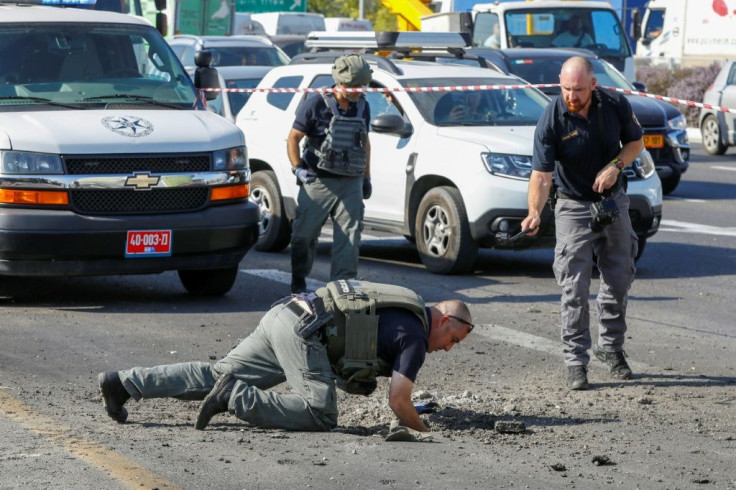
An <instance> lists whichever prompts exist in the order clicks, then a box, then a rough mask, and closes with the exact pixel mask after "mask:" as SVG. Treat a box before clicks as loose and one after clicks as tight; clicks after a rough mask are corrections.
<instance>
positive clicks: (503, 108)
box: [402, 78, 548, 126]
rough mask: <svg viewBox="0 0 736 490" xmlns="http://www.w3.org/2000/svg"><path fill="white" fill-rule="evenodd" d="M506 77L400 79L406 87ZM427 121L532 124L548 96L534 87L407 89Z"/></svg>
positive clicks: (493, 82)
mask: <svg viewBox="0 0 736 490" xmlns="http://www.w3.org/2000/svg"><path fill="white" fill-rule="evenodd" d="M509 82H510V80H508V79H495V78H424V79H412V80H403V81H402V84H403V85H404V86H405V87H407V88H409V87H457V86H469V85H504V84H509ZM409 97H411V98H412V100H413V101H414V103H415V104H416V106H417V109H419V112H420V113H421V114H422V116H423V117H424V119H426V120H427V122H429V123H431V124H434V125H437V126H533V125H535V124H537V120H539V118H540V116H541V115H542V112H543V111H544V108H545V107H546V106H547V103H548V99H547V97H545V96H544V95H542V94H541V93H540V92H538V91H536V90H533V89H498V90H473V91H447V92H409Z"/></svg>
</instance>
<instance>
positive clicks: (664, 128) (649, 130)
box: [468, 48, 690, 194]
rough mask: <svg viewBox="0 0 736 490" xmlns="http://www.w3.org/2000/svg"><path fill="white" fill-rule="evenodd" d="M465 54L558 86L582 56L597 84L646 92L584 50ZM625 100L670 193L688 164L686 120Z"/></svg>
mask: <svg viewBox="0 0 736 490" xmlns="http://www.w3.org/2000/svg"><path fill="white" fill-rule="evenodd" d="M468 52H469V53H473V54H476V55H479V56H482V57H483V58H486V59H487V60H488V61H490V62H492V63H493V64H494V65H496V66H497V67H498V68H499V69H500V70H501V71H503V72H505V73H511V74H514V75H516V76H518V77H521V78H523V79H524V80H526V81H527V82H529V83H534V84H544V83H560V80H559V74H560V68H561V67H562V64H563V63H564V62H565V60H567V59H568V58H570V57H572V56H583V57H585V58H587V59H589V60H590V62H591V63H592V64H593V71H594V73H595V77H596V79H597V85H600V86H605V87H615V88H620V89H625V90H639V91H642V92H643V91H645V90H646V87H644V86H643V85H641V84H638V83H636V84H635V85H632V84H631V83H629V82H628V81H627V80H626V79H625V78H624V76H623V75H622V74H621V73H620V72H619V71H618V70H616V68H614V67H613V66H612V65H610V64H609V63H608V62H606V61H603V60H601V59H599V58H598V57H596V55H595V54H594V53H592V52H590V51H587V50H584V49H527V48H514V49H484V48H473V49H469V50H468ZM637 87H638V88H637ZM541 90H542V92H544V93H546V94H547V95H550V96H553V95H559V93H560V89H559V88H558V87H553V88H544V89H541ZM627 98H628V100H629V103H630V104H631V107H632V109H633V110H634V114H636V118H637V119H638V120H639V123H640V124H641V126H642V128H643V129H644V145H645V146H646V147H647V150H649V153H650V154H651V155H652V159H653V160H654V165H655V167H656V169H657V174H658V175H659V178H660V180H661V181H662V192H663V193H665V194H670V193H671V192H672V191H674V190H675V188H676V187H677V185H678V184H679V183H680V177H681V176H682V174H683V173H685V172H686V171H687V168H688V165H689V162H688V160H689V159H690V143H689V141H688V138H687V128H686V121H685V117H684V116H683V115H682V114H681V113H680V111H678V110H677V108H675V107H674V106H673V105H671V104H668V103H667V102H663V101H660V100H654V99H649V98H646V97H641V96H638V95H628V96H627Z"/></svg>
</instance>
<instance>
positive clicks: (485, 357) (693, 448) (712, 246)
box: [0, 145, 736, 489]
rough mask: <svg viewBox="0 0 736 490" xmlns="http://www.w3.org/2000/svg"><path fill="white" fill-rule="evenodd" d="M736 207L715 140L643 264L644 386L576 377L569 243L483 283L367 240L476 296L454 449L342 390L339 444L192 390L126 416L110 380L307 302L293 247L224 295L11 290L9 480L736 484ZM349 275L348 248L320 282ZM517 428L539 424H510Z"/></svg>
mask: <svg viewBox="0 0 736 490" xmlns="http://www.w3.org/2000/svg"><path fill="white" fill-rule="evenodd" d="M735 200H736V159H735V158H734V155H733V151H729V152H728V153H727V155H725V156H723V157H718V158H714V157H706V156H705V154H704V153H703V151H702V149H701V148H700V147H699V146H698V145H696V147H695V151H694V152H693V155H692V163H691V168H690V171H689V172H688V173H687V174H686V175H685V176H684V178H683V180H682V183H681V184H680V186H679V187H678V189H677V190H676V191H675V192H674V194H673V195H672V196H669V197H667V198H666V199H665V204H664V217H663V222H662V227H661V229H660V232H659V233H658V234H657V235H655V236H654V237H653V238H651V239H650V241H649V243H648V244H647V249H646V252H645V253H644V255H643V257H642V258H641V260H640V261H639V263H638V270H637V279H636V282H635V283H634V285H633V287H632V291H631V295H630V305H629V335H628V338H627V345H626V350H627V353H628V354H629V356H630V360H631V363H632V367H634V369H635V371H636V372H637V373H638V376H637V379H636V380H634V381H633V382H627V383H620V382H614V381H612V380H611V379H610V378H609V377H608V375H607V372H606V370H605V368H604V367H603V366H602V365H601V364H600V363H598V364H591V373H590V378H591V382H592V383H593V388H594V389H592V390H590V391H589V392H568V391H567V390H565V389H564V388H563V387H562V378H561V373H562V363H561V355H560V346H559V340H558V339H559V332H558V300H559V289H558V287H557V286H556V284H555V283H554V279H553V276H552V272H551V262H552V251H533V252H495V251H483V252H481V254H480V257H479V260H478V263H477V267H476V271H475V272H474V273H473V274H472V275H467V276H449V277H448V276H436V275H432V274H429V273H427V272H426V271H425V270H424V268H423V267H422V266H421V263H420V262H419V259H418V256H417V254H416V252H415V250H414V248H413V246H412V245H411V244H409V243H408V242H407V241H405V240H404V239H403V238H397V237H389V236H372V235H369V236H367V237H365V238H364V244H363V247H362V251H361V263H360V273H361V275H362V276H363V277H364V278H365V279H368V280H372V281H380V282H395V283H399V284H403V285H407V286H410V287H412V288H414V289H416V290H417V291H418V292H419V293H420V294H422V296H423V297H424V298H425V299H426V300H427V301H428V302H430V303H431V302H434V301H438V300H441V299H443V298H446V297H458V298H461V299H464V300H465V301H467V302H468V303H469V304H470V305H471V309H472V312H473V316H474V320H475V322H476V323H478V324H479V326H478V328H477V329H476V330H475V331H474V332H473V334H472V335H471V337H469V338H468V340H467V341H466V342H464V343H462V344H460V345H459V346H458V347H456V348H455V349H453V350H452V351H451V352H449V353H440V354H437V355H432V356H430V358H428V361H427V365H426V366H425V368H424V369H423V370H422V373H420V377H419V378H418V380H417V387H416V388H417V390H421V391H423V392H425V394H426V396H429V397H430V398H431V399H434V400H436V401H438V402H439V403H440V405H441V406H442V407H443V409H442V410H441V411H440V412H438V414H435V415H433V416H430V417H429V418H428V420H429V422H430V423H431V425H432V428H433V430H435V431H436V438H435V442H434V443H420V444H408V443H385V442H383V440H382V437H381V430H382V429H385V427H386V426H387V425H388V422H389V421H390V418H391V414H390V411H389V410H388V408H387V406H386V400H385V392H381V393H378V392H377V393H376V394H374V395H373V396H371V397H369V398H365V399H363V398H357V397H341V400H340V401H341V422H340V428H339V429H338V430H337V431H336V432H335V433H332V434H313V433H287V432H281V431H266V430H259V429H254V428H251V427H247V426H245V425H243V424H240V423H238V422H237V420H235V419H234V418H233V417H227V416H224V415H223V416H218V419H216V420H215V421H213V425H212V426H211V428H210V429H211V430H207V431H204V432H199V431H194V430H193V428H192V425H193V422H194V418H196V413H197V409H198V403H196V402H181V401H176V400H146V401H143V402H141V403H130V406H129V411H130V413H131V415H130V423H128V424H125V425H118V424H115V423H114V422H112V421H111V420H110V419H109V418H107V416H106V415H105V413H104V411H103V409H102V405H101V402H100V398H99V394H98V390H97V387H96V381H95V379H96V374H97V373H98V372H100V371H103V370H108V369H122V368H127V367H132V366H134V365H143V366H148V365H156V364H166V363H175V362H183V361H188V360H215V359H218V358H220V357H221V356H222V355H224V354H225V352H226V351H227V350H228V349H229V348H230V347H231V346H233V345H234V344H235V343H236V342H237V339H238V338H242V337H244V336H246V335H247V334H248V333H249V332H250V331H252V330H253V328H254V327H255V325H256V324H257V322H258V320H259V319H260V317H261V316H262V314H263V313H264V312H265V311H266V310H267V308H268V307H269V305H270V304H271V303H273V302H274V301H275V300H276V299H278V298H279V297H281V296H284V295H286V294H287V293H288V279H289V251H288V249H287V250H285V251H284V252H282V253H278V254H262V253H258V252H255V251H253V252H251V253H249V254H248V255H247V256H246V258H245V259H244V261H243V262H242V264H241V274H240V275H239V277H238V280H237V283H236V286H235V287H234V289H233V290H232V291H231V292H230V294H228V295H227V296H225V297H223V298H217V299H195V298H191V297H189V296H187V295H186V294H185V292H184V290H183V288H182V287H181V286H180V284H179V282H178V278H177V277H176V274H173V273H167V274H162V275H158V276H130V277H126V276H116V277H101V278H55V279H17V278H3V279H0V433H1V434H3V436H2V438H0V488H3V489H4V488H48V487H52V486H53V487H58V488H92V487H95V488H98V487H101V488H130V487H137V488H167V487H182V488H204V487H211V488H287V487H295V488H307V487H318V488H387V487H391V488H453V489H456V488H600V487H603V486H613V487H619V488H701V487H706V488H736V469H734V467H733V461H734V456H735V455H736V372H735V371H736V366H735V363H734V349H736V326H734V321H733V316H734V311H735V309H734V302H735V301H736V293H734V286H733V285H734V284H735V283H736V281H735V280H736V225H734V218H733V210H734V201H735ZM328 275H329V239H326V240H325V241H324V243H323V244H322V245H320V247H319V255H318V258H317V261H316V264H315V268H314V271H313V273H312V276H311V278H310V279H311V280H310V282H309V285H310V286H311V287H316V286H318V285H320V284H322V283H323V281H324V280H325V279H327V277H328ZM595 283H596V281H594V285H593V287H592V288H591V291H592V292H595V290H596V287H595V286H596V284H595ZM592 298H593V295H591V299H592ZM591 309H592V311H593V316H594V315H595V314H594V310H595V308H594V307H593V308H591ZM498 420H515V421H523V422H524V423H525V424H526V427H527V430H526V432H525V433H524V434H518V435H506V434H498V433H497V432H494V431H493V422H494V421H498ZM597 456H606V457H607V458H609V463H608V464H604V465H597V464H594V463H592V461H593V458H595V457H597ZM600 461H601V459H598V462H600ZM553 466H555V468H553ZM563 468H564V469H563Z"/></svg>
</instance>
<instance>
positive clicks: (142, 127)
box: [102, 116, 153, 138]
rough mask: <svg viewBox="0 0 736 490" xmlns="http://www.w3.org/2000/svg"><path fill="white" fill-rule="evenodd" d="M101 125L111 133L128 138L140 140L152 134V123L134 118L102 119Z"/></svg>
mask: <svg viewBox="0 0 736 490" xmlns="http://www.w3.org/2000/svg"><path fill="white" fill-rule="evenodd" d="M102 124H103V125H104V126H105V127H106V128H107V129H109V130H110V131H112V132H113V133H117V134H121V135H123V136H128V137H129V138H140V137H142V136H148V135H149V134H151V133H152V132H153V123H151V122H150V121H146V120H145V119H143V118H140V117H135V116H108V117H103V118H102Z"/></svg>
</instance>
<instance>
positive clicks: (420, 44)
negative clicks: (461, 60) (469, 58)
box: [304, 31, 471, 51]
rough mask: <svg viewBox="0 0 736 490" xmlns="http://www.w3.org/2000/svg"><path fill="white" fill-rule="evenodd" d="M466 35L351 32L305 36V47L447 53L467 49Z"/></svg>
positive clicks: (413, 32) (456, 33)
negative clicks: (433, 50) (449, 50)
mask: <svg viewBox="0 0 736 490" xmlns="http://www.w3.org/2000/svg"><path fill="white" fill-rule="evenodd" d="M470 44H471V38H470V34H469V33H467V32H417V31H401V32H372V31H371V32H351V31H343V32H341V31H337V32H328V31H313V32H310V33H309V35H307V39H306V41H305V42H304V45H305V46H306V47H307V48H312V50H316V51H319V50H327V49H362V50H373V51H376V50H379V51H394V50H412V49H417V50H432V49H435V50H447V49H450V48H455V49H460V48H465V47H466V46H470Z"/></svg>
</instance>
